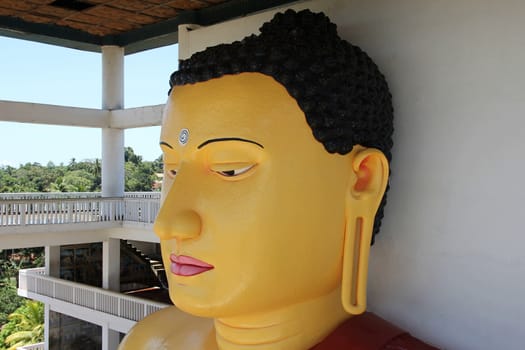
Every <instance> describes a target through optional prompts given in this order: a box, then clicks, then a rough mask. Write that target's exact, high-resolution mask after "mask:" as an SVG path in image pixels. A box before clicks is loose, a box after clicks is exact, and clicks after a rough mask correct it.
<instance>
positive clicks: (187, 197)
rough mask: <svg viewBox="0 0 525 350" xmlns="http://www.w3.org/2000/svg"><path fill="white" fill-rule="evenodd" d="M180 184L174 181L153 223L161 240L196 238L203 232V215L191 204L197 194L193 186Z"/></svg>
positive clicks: (154, 229)
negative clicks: (193, 190)
mask: <svg viewBox="0 0 525 350" xmlns="http://www.w3.org/2000/svg"><path fill="white" fill-rule="evenodd" d="M180 185H181V184H175V183H174V184H173V185H172V187H171V188H170V189H169V191H168V193H167V194H166V198H165V199H164V201H163V203H162V206H161V208H160V211H159V213H158V215H157V219H156V220H155V224H154V225H153V231H155V234H156V235H157V236H159V238H160V239H161V240H169V239H176V240H187V239H195V238H197V237H198V236H200V234H201V229H202V219H201V216H200V215H199V213H198V212H197V211H195V210H194V209H193V208H192V205H191V203H192V202H194V201H193V200H192V198H193V197H194V196H195V194H194V193H192V191H191V187H189V186H180Z"/></svg>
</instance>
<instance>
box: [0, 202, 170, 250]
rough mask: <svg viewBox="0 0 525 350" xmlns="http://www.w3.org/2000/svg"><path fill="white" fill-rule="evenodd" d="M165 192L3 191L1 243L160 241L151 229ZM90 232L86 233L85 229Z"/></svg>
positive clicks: (17, 245)
mask: <svg viewBox="0 0 525 350" xmlns="http://www.w3.org/2000/svg"><path fill="white" fill-rule="evenodd" d="M159 207H160V192H128V193H126V194H125V195H124V197H116V198H115V197H102V196H101V194H100V193H8V194H0V239H1V241H2V248H3V249H6V248H22V247H31V246H44V245H49V244H60V245H64V244H75V243H83V242H93V241H95V240H104V239H107V238H121V239H138V240H141V241H149V242H158V239H157V238H156V237H155V235H154V234H153V232H152V226H153V222H154V220H155V217H156V216H157V213H158V211H159ZM83 232H85V234H83Z"/></svg>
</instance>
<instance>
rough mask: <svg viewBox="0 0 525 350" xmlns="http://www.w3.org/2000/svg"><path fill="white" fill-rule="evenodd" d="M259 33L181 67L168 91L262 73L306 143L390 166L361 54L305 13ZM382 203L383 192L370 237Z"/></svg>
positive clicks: (386, 126)
mask: <svg viewBox="0 0 525 350" xmlns="http://www.w3.org/2000/svg"><path fill="white" fill-rule="evenodd" d="M260 32H261V33H260V34H259V35H251V36H248V37H246V38H244V39H243V40H242V41H236V42H234V43H232V44H221V45H217V46H214V47H209V48H207V49H206V50H204V51H201V52H198V53H195V54H194V55H192V56H191V57H190V58H189V59H187V60H183V61H181V62H180V64H179V70H178V71H176V72H174V73H173V74H172V75H171V77H170V91H171V88H173V86H178V85H186V84H193V83H197V82H202V81H207V80H210V79H213V78H218V77H221V76H223V75H226V74H238V73H242V72H259V73H263V74H266V75H269V76H271V77H273V78H274V79H275V80H276V81H278V82H279V83H281V84H282V85H283V86H284V87H285V88H286V89H287V91H288V92H289V94H290V95H291V96H292V97H294V98H295V99H296V101H297V103H298V104H299V106H300V107H301V109H302V110H303V112H304V114H305V116H306V120H307V122H308V125H309V126H310V128H311V129H312V133H313V136H314V137H315V139H316V140H318V141H319V142H321V143H322V144H323V146H324V148H325V149H326V150H327V151H328V152H330V153H339V154H347V153H349V152H350V151H352V149H353V146H354V145H362V146H364V147H374V148H377V149H379V150H381V151H382V152H383V153H384V154H385V156H386V158H387V159H388V160H389V161H390V160H391V158H392V154H391V149H392V133H393V108H392V97H391V94H390V91H389V89H388V85H387V83H386V80H385V78H384V76H383V74H381V72H380V71H379V69H378V67H377V66H376V64H375V63H374V62H373V61H372V59H371V58H370V57H369V56H368V55H367V54H366V53H365V52H364V51H362V50H361V49H360V48H359V47H357V46H354V45H352V44H350V43H348V42H347V41H345V40H343V39H341V38H340V37H339V36H338V34H337V28H336V25H335V24H334V23H331V22H330V20H329V19H328V17H327V16H326V15H324V14H323V13H312V12H311V11H309V10H303V11H300V12H295V11H293V10H287V11H286V12H285V13H278V14H276V15H275V16H274V18H273V19H272V20H271V21H270V22H267V23H264V24H263V26H262V27H261V28H260ZM385 204H386V193H385V195H384V196H383V199H382V202H381V205H380V206H379V209H378V212H377V214H376V218H375V222H374V231H373V237H374V236H375V234H376V233H377V232H378V231H379V227H380V225H381V219H382V217H383V209H384V206H385ZM373 241H374V238H372V243H373Z"/></svg>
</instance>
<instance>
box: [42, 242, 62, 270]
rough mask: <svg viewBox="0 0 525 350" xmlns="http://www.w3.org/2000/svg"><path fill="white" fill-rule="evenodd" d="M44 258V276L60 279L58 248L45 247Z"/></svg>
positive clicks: (56, 246)
mask: <svg viewBox="0 0 525 350" xmlns="http://www.w3.org/2000/svg"><path fill="white" fill-rule="evenodd" d="M44 256H45V269H46V270H45V271H46V275H48V276H52V277H57V278H60V246H58V245H54V246H49V245H46V247H45V254H44Z"/></svg>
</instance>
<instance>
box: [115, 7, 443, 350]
mask: <svg viewBox="0 0 525 350" xmlns="http://www.w3.org/2000/svg"><path fill="white" fill-rule="evenodd" d="M170 86H171V89H170V93H169V99H168V102H167V104H166V107H165V111H164V116H163V121H162V130H161V137H160V147H161V149H162V152H163V158H164V180H163V185H162V204H161V209H160V212H159V214H158V217H157V219H156V222H155V224H154V231H155V233H156V234H157V235H158V236H159V237H160V241H161V248H162V256H163V260H164V264H165V266H166V267H167V270H169V271H170V272H169V273H168V275H169V276H168V282H169V292H170V298H171V299H172V301H173V303H174V305H175V306H173V307H169V308H166V309H163V310H161V311H159V312H157V313H154V314H152V315H150V316H148V317H147V318H145V319H144V320H143V321H141V322H139V323H138V324H137V325H136V326H135V327H134V328H133V329H132V330H131V331H130V333H129V334H128V335H127V336H126V337H125V339H124V340H123V342H122V344H121V347H120V349H126V350H129V349H155V350H157V349H184V350H197V349H206V350H209V349H220V350H240V349H243V350H249V349H258V350H261V349H265V350H266V349H267V350H306V349H317V350H321V349H332V350H334V349H383V348H385V346H387V344H394V345H395V344H401V345H403V346H406V347H403V349H405V348H406V349H421V350H424V349H434V348H433V347H430V346H428V345H426V344H424V343H422V342H420V341H418V340H416V339H414V338H412V337H411V336H410V335H408V334H407V333H406V332H403V331H401V330H399V329H398V328H397V327H395V326H393V325H391V324H389V323H387V322H386V321H383V320H381V319H379V318H378V317H377V316H375V315H373V314H371V313H367V312H365V309H366V283H367V270H368V259H369V252H370V246H371V243H372V242H373V238H374V235H375V234H376V233H377V232H378V230H379V226H380V222H381V218H382V215H383V208H384V205H385V202H386V201H385V192H386V190H387V187H388V178H389V161H390V158H391V147H392V131H393V126H392V117H393V110H392V103H391V95H390V92H389V89H388V86H387V83H386V81H385V78H384V77H383V75H382V74H381V73H380V71H379V69H378V68H377V66H376V65H375V64H374V63H373V61H372V60H371V59H370V57H369V56H368V55H367V54H366V53H364V52H363V51H362V50H361V49H359V48H358V47H356V46H354V45H351V44H350V43H348V42H346V41H344V40H342V39H341V38H339V36H338V35H337V30H336V26H335V25H334V24H333V23H331V22H330V21H329V19H328V18H327V17H326V16H325V15H324V14H315V13H312V12H310V11H308V10H305V11H301V12H295V11H292V10H288V11H286V12H285V13H281V14H277V15H276V16H275V17H274V18H273V19H272V20H271V21H270V22H268V23H265V24H264V25H263V26H262V28H261V34H260V35H252V36H249V37H246V38H245V39H243V40H242V41H238V42H234V43H232V44H222V45H218V46H214V47H210V48H207V49H206V50H205V51H202V52H199V53H196V54H194V55H193V56H192V57H191V58H189V59H188V60H185V61H182V62H181V63H180V69H179V70H178V71H176V72H175V73H173V74H172V76H171V78H170ZM374 329H377V331H375V330H374ZM396 342H397V343H396ZM407 344H408V345H407ZM401 345H400V346H401ZM399 348H400V349H401V347H399ZM385 349H386V348H385ZM392 349H393V348H392ZM396 349H397V348H396Z"/></svg>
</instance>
